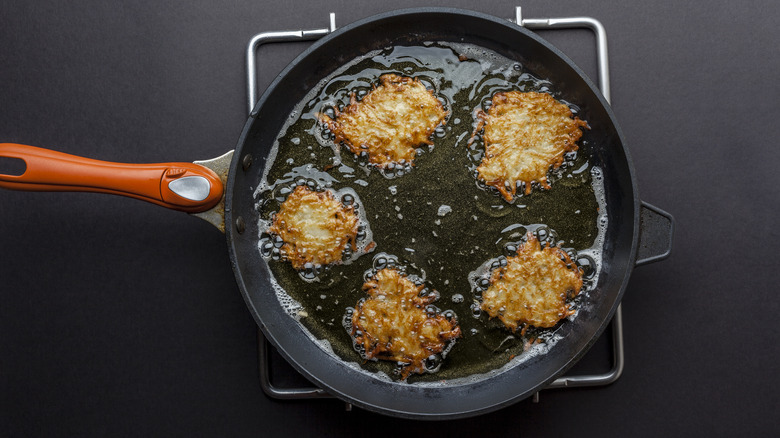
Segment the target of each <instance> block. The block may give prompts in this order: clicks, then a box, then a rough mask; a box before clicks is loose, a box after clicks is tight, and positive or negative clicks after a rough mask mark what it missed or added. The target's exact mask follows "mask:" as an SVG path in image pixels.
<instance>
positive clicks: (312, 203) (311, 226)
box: [268, 186, 358, 270]
mask: <svg viewBox="0 0 780 438" xmlns="http://www.w3.org/2000/svg"><path fill="white" fill-rule="evenodd" d="M268 233H270V234H274V235H277V236H279V237H281V239H282V240H283V241H284V245H282V248H281V254H282V257H283V258H284V259H286V260H289V261H290V263H292V266H293V267H294V268H295V269H298V270H300V269H302V268H303V267H304V265H305V264H306V263H307V262H308V263H312V264H313V265H317V264H319V265H326V264H329V263H333V262H338V261H340V260H341V256H342V252H343V251H344V248H345V247H346V246H347V243H351V245H352V249H355V248H356V242H355V239H356V237H357V233H358V216H357V214H356V212H355V210H354V208H353V207H351V206H349V207H348V206H346V205H344V204H343V203H341V202H340V201H339V200H338V199H336V197H335V196H333V193H331V192H330V191H329V190H326V191H323V192H316V191H312V190H309V189H308V188H307V187H306V186H298V187H296V188H295V190H293V192H292V193H291V194H290V196H288V197H287V199H286V200H285V201H284V202H283V203H282V205H281V207H280V208H279V212H278V213H276V214H275V215H274V218H273V223H272V224H271V227H270V228H269V229H268Z"/></svg>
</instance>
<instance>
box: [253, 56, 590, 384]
mask: <svg viewBox="0 0 780 438" xmlns="http://www.w3.org/2000/svg"><path fill="white" fill-rule="evenodd" d="M385 73H396V74H400V75H405V76H411V77H416V78H419V79H420V80H421V81H422V82H423V84H425V85H426V86H427V87H428V88H430V89H432V90H433V91H434V93H435V94H436V95H437V96H438V97H439V98H440V99H442V100H443V103H444V105H445V107H446V109H447V110H448V111H449V112H450V114H449V116H448V118H447V120H446V122H445V123H444V125H443V126H442V127H440V128H439V129H437V131H436V133H435V135H434V137H433V143H434V144H433V145H432V146H423V147H421V148H420V149H419V151H418V152H419V154H418V156H417V158H416V159H415V161H414V166H413V167H412V168H411V169H401V171H400V172H397V173H392V172H385V173H382V172H380V171H378V170H377V169H375V168H374V169H372V168H370V167H368V166H366V163H364V162H362V161H361V160H360V159H359V158H356V157H355V156H354V155H353V154H352V153H350V152H349V150H348V149H347V148H345V147H341V148H340V147H339V146H338V145H336V144H334V143H333V142H332V140H331V137H332V136H330V135H329V133H328V132H327V131H326V130H325V128H324V127H323V126H322V125H321V124H320V123H319V122H318V119H317V114H318V113H327V112H329V111H330V112H332V111H333V110H332V108H334V107H338V108H343V107H344V106H346V105H347V104H348V103H349V99H350V95H351V94H352V93H355V95H356V96H357V97H358V98H361V97H362V96H364V95H365V94H366V93H368V92H370V90H371V89H372V87H374V86H375V84H377V83H378V82H379V76H381V75H382V74H385ZM508 90H520V91H540V92H548V93H551V94H552V95H553V97H555V98H556V99H558V100H559V101H562V102H564V103H566V104H568V105H569V107H570V108H572V110H573V111H574V112H575V113H576V112H577V110H578V108H577V107H576V106H575V105H574V104H572V103H569V102H567V101H566V100H565V96H560V95H557V94H556V92H555V89H554V84H551V83H549V82H548V81H546V80H544V79H543V78H538V77H536V76H535V75H534V74H533V72H530V71H527V69H526V68H525V67H524V66H523V65H521V64H519V63H517V62H516V61H512V60H510V59H507V58H503V57H501V56H500V55H498V54H495V53H493V52H490V51H488V50H485V49H483V48H480V47H477V46H471V45H463V44H453V43H430V44H427V45H425V46H415V47H403V46H395V47H389V48H387V49H385V50H381V51H377V52H373V53H370V54H367V55H366V56H364V57H361V58H359V59H356V60H354V61H353V62H351V63H349V64H347V65H345V66H344V67H343V68H342V69H340V70H339V71H337V72H335V73H334V74H332V75H331V76H329V77H328V78H326V79H325V80H323V81H322V82H321V83H320V86H319V87H318V88H317V89H315V90H313V91H312V92H310V94H309V96H308V97H307V98H306V99H305V100H304V101H303V102H301V103H300V104H299V106H298V107H297V109H296V111H295V112H294V113H293V117H291V118H290V122H289V123H288V125H287V126H285V128H284V129H283V130H282V132H281V134H280V135H279V137H278V139H277V144H276V145H275V148H277V151H276V158H275V160H273V162H272V163H269V164H268V165H267V166H270V167H267V168H266V172H265V177H264V180H265V181H264V184H261V186H262V187H263V188H264V189H263V190H258V192H257V193H256V200H257V203H258V211H259V212H260V216H261V221H268V220H270V218H271V217H272V214H273V212H275V211H277V210H278V208H279V204H280V203H281V202H282V201H283V200H284V196H283V194H284V193H286V191H285V190H281V189H283V188H286V190H289V189H290V187H292V186H294V185H296V184H300V183H305V181H310V184H315V185H319V186H321V187H328V188H331V189H333V190H339V189H341V188H344V187H350V188H352V189H353V190H354V191H355V192H356V193H357V195H358V198H359V208H361V209H364V213H365V217H366V219H367V221H368V222H369V223H370V226H371V229H372V231H373V239H374V241H375V242H376V249H375V251H374V254H366V255H364V256H362V257H360V258H358V259H357V260H354V261H352V262H351V263H348V264H336V265H332V266H330V267H328V269H327V270H326V271H325V272H324V273H323V274H321V275H320V278H318V280H317V281H314V282H312V281H304V280H303V279H302V278H301V276H300V275H299V273H297V272H296V271H295V270H294V269H292V267H291V266H290V265H289V263H284V262H276V261H272V260H271V261H269V264H270V267H271V270H272V272H273V274H274V275H275V277H276V280H277V282H278V283H279V285H280V286H281V287H282V288H284V290H285V291H286V292H287V293H288V294H289V295H290V296H291V297H292V298H293V299H295V300H296V301H298V302H299V303H301V304H302V306H303V307H304V309H305V312H304V313H303V314H304V315H305V316H304V317H302V318H301V319H300V321H301V323H302V324H303V325H304V326H306V328H307V329H308V330H309V331H310V332H311V333H312V334H313V335H314V336H315V337H316V338H319V339H326V340H328V342H329V344H330V345H331V347H332V349H333V351H334V352H335V354H337V355H338V356H339V357H341V358H342V359H344V360H345V361H348V362H356V363H360V364H361V366H362V367H363V368H364V369H365V370H367V371H369V372H375V371H382V372H384V373H386V374H388V375H390V376H397V372H396V371H397V370H396V364H394V363H390V362H385V361H379V362H373V361H368V362H366V361H364V360H363V359H361V357H360V355H359V354H358V353H357V352H356V351H355V350H354V349H353V344H352V339H351V338H350V336H349V335H348V333H347V332H346V331H345V329H344V327H343V324H342V322H343V319H344V315H345V313H346V312H347V309H348V308H350V307H354V306H355V305H356V303H357V302H358V301H359V300H360V299H361V298H364V297H365V293H364V292H363V291H362V290H361V286H362V284H363V282H364V274H365V273H366V272H367V271H369V270H370V269H371V268H372V263H373V256H374V255H375V254H376V253H380V252H381V253H387V254H392V255H394V256H395V257H397V259H398V263H399V264H401V265H403V266H405V267H406V269H407V271H409V272H411V273H414V274H415V275H418V276H420V277H421V278H423V279H424V280H425V281H426V283H427V284H428V285H429V287H431V288H433V289H435V290H437V291H438V293H439V295H440V298H439V300H438V301H437V302H436V303H435V305H436V306H437V307H438V308H439V309H441V310H452V311H454V312H455V313H456V314H457V318H458V322H459V324H460V327H461V331H462V333H463V335H462V337H461V338H460V339H458V340H457V341H456V343H455V345H454V346H453V348H452V349H451V351H450V352H449V354H448V355H447V357H446V358H445V360H444V363H443V366H442V367H441V369H440V370H439V371H438V372H436V373H433V374H425V375H419V376H411V377H410V378H409V382H414V381H438V380H444V379H454V378H459V377H465V376H469V375H473V374H479V373H486V372H488V371H490V370H494V369H497V368H500V367H501V366H503V365H505V364H506V363H507V362H508V361H509V360H510V359H511V358H513V357H515V356H520V355H522V354H523V353H524V350H525V348H526V344H527V342H528V341H529V339H531V338H534V339H535V338H540V339H545V338H546V337H548V336H549V335H550V334H551V333H552V332H554V330H555V329H548V330H536V331H534V330H531V331H529V332H528V333H527V334H526V336H525V337H521V336H520V334H519V333H517V334H513V333H510V332H509V331H508V330H507V329H505V328H504V327H503V326H502V325H501V324H500V323H498V322H497V321H496V320H488V319H487V317H486V316H485V315H484V314H481V313H480V312H475V311H474V305H475V300H476V299H477V296H478V293H479V292H478V291H477V290H475V288H474V287H473V286H472V285H471V284H470V283H469V281H468V277H469V273H471V272H472V271H474V270H475V269H477V268H478V267H479V266H480V265H482V264H484V263H485V262H486V261H487V260H490V259H493V258H496V257H499V256H502V255H504V256H506V255H510V254H509V252H510V251H509V250H511V248H512V247H513V245H515V247H516V245H517V243H518V242H520V241H521V240H522V238H523V236H524V235H525V233H526V232H527V231H534V230H536V229H538V228H540V227H544V229H545V230H548V231H551V232H552V233H553V234H554V235H556V236H558V238H559V239H560V240H559V241H556V242H553V243H558V244H562V246H563V247H564V248H565V249H569V250H574V251H576V250H578V249H586V248H590V247H591V246H592V245H593V243H594V239H595V238H596V234H597V225H596V221H597V217H598V203H597V200H596V197H595V196H594V192H593V188H592V185H591V172H590V171H589V169H590V167H591V164H590V163H589V161H588V156H589V155H590V153H589V152H590V150H591V147H590V145H589V140H588V139H589V135H588V132H585V133H584V135H583V138H582V140H581V141H580V143H579V145H580V147H579V150H578V151H577V152H575V153H569V154H567V157H566V160H565V162H564V165H563V166H562V167H561V169H559V170H558V171H552V172H551V175H550V176H549V177H548V179H549V180H550V182H551V185H552V188H551V189H549V190H542V189H541V188H539V187H535V188H534V190H533V191H532V193H531V194H530V195H526V196H519V197H518V198H516V200H515V201H514V203H511V204H510V203H507V202H506V201H504V200H503V199H502V198H501V196H500V195H499V194H498V193H497V191H495V190H494V189H492V188H489V187H486V186H484V185H483V184H481V183H479V182H478V181H477V179H476V166H477V165H478V164H479V161H480V160H481V156H482V153H483V152H484V146H483V145H482V143H481V139H480V138H479V136H478V135H477V136H476V137H474V138H473V140H472V136H473V131H474V127H475V126H476V119H475V116H474V114H475V111H476V110H477V109H487V108H488V106H489V102H490V100H491V98H492V96H493V95H494V94H495V93H497V92H499V91H508ZM596 129H597V127H596ZM280 192H281V193H280ZM519 192H522V190H519ZM507 248H509V250H508V249H507ZM575 305H576V304H575ZM562 324H566V321H564V322H562Z"/></svg>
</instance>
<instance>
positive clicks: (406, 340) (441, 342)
mask: <svg viewBox="0 0 780 438" xmlns="http://www.w3.org/2000/svg"><path fill="white" fill-rule="evenodd" d="M422 289H423V286H422V285H419V286H418V285H416V284H414V282H413V281H411V280H410V279H409V278H407V277H406V276H404V275H402V274H401V273H399V272H398V271H397V270H395V269H391V268H385V269H382V270H380V271H379V272H377V273H376V275H374V276H373V277H372V278H371V279H369V280H368V281H367V282H366V283H365V284H363V290H364V291H365V292H366V293H368V295H369V298H368V299H366V300H364V301H362V302H361V303H359V304H358V306H357V308H356V309H355V312H354V313H353V314H352V337H353V339H354V340H355V342H356V343H358V344H359V345H362V347H363V348H364V349H365V356H366V358H368V359H375V358H376V359H383V360H392V361H396V362H399V363H404V364H406V366H405V367H404V368H403V370H402V372H401V374H402V378H403V379H406V378H407V377H408V376H409V374H411V373H417V374H422V373H424V372H425V359H427V358H428V357H430V356H431V355H434V354H437V353H441V352H442V351H444V348H445V346H446V345H447V343H448V342H449V341H450V340H452V339H455V338H457V337H459V336H460V327H458V325H457V323H456V322H455V321H454V320H450V319H447V318H445V317H444V316H443V315H440V314H439V315H430V314H429V313H427V312H426V309H425V306H426V305H427V304H430V303H431V302H433V301H434V300H435V296H433V295H429V296H424V297H423V296H420V292H421V291H422Z"/></svg>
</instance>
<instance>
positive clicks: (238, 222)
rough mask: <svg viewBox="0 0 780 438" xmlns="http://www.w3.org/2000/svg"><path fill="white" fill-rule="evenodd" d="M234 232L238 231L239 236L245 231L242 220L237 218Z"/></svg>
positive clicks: (244, 223) (244, 224)
mask: <svg viewBox="0 0 780 438" xmlns="http://www.w3.org/2000/svg"><path fill="white" fill-rule="evenodd" d="M236 230H238V233H239V234H241V233H243V232H244V230H246V222H244V218H243V217H241V216H239V217H238V219H236Z"/></svg>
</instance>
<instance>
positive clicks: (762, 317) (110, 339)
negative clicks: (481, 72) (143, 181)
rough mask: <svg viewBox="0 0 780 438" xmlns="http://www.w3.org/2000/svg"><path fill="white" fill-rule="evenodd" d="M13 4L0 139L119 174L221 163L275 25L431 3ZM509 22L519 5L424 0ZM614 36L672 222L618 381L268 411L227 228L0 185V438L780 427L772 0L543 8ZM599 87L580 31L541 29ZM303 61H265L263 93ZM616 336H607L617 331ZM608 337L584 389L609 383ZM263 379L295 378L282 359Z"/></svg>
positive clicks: (620, 101) (716, 431)
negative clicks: (380, 411) (502, 398)
mask: <svg viewBox="0 0 780 438" xmlns="http://www.w3.org/2000/svg"><path fill="white" fill-rule="evenodd" d="M81 3H82V4H81V5H78V6H76V5H57V4H50V3H48V2H16V3H3V4H0V16H2V17H4V18H3V20H2V22H1V23H2V24H1V25H0V102H2V103H3V105H2V110H1V111H0V141H3V142H16V143H25V144H31V145H37V146H42V147H49V148H52V149H56V150H61V151H66V152H69V153H73V154H77V155H83V156H88V157H92V158H98V159H103V160H109V161H120V162H160V161H179V160H180V161H192V160H199V159H206V158H211V157H215V156H218V155H221V154H222V153H224V152H225V151H227V150H229V149H232V148H233V147H234V145H235V142H236V140H237V139H238V135H239V133H240V131H241V128H242V126H243V124H244V121H245V119H246V109H245V106H246V104H245V94H246V91H245V71H244V51H245V46H246V44H247V42H248V40H249V38H250V37H251V36H252V35H254V34H256V33H258V32H260V31H265V30H282V29H298V28H301V27H327V24H328V23H327V20H328V12H331V11H332V12H335V13H336V17H337V24H339V25H343V24H346V23H349V22H352V21H354V20H357V19H360V18H363V17H367V16H369V15H372V14H374V13H378V12H383V11H387V10H390V9H394V8H400V7H411V6H418V5H417V4H416V3H415V2H410V1H401V2H395V3H394V4H393V5H382V4H364V3H363V2H346V1H337V2H332V5H331V6H329V7H325V6H322V5H321V4H320V3H317V2H312V1H310V0H304V1H301V2H288V3H285V4H272V3H270V2H246V1H239V2H230V3H221V4H215V3H213V2H204V1H197V0H196V1H191V2H186V4H171V3H166V2H162V3H160V2H143V3H141V4H116V3H106V2H97V1H89V2H81ZM426 5H438V6H453V7H461V8H470V9H474V10H477V11H479V12H485V13H489V14H492V15H496V16H502V17H506V18H511V17H513V16H514V6H516V4H515V3H509V2H503V1H501V2H499V1H489V2H482V3H479V4H474V3H473V2H472V3H467V2H463V1H452V2H447V3H444V2H438V1H434V2H429V3H427V4H426ZM519 5H520V6H523V12H524V16H526V17H529V18H539V17H563V16H581V15H587V16H592V17H595V18H597V19H598V20H600V21H601V22H602V23H603V24H604V25H605V27H606V29H607V33H608V36H609V47H610V52H609V54H610V72H611V79H612V82H611V85H612V86H611V90H612V104H613V109H614V111H615V113H616V116H617V118H618V120H619V121H620V124H621V127H622V129H623V132H624V134H625V137H626V140H627V144H628V148H629V150H630V152H631V155H632V158H633V163H634V166H635V170H636V177H637V180H638V184H639V193H640V197H641V198H642V199H643V200H645V201H648V202H650V203H652V204H654V205H657V206H659V207H661V208H663V209H665V210H667V211H669V212H670V213H672V214H673V215H674V216H675V219H676V234H675V240H674V249H673V253H672V255H671V257H670V258H669V259H667V260H665V261H663V262H660V263H656V264H652V265H648V266H645V267H640V268H637V269H636V270H635V271H634V273H633V275H632V278H631V282H630V284H629V287H628V289H627V292H626V295H625V298H624V300H623V315H624V329H625V339H626V369H625V372H624V374H623V376H622V377H621V378H620V379H619V380H618V381H617V382H616V383H614V384H612V385H610V386H607V387H599V388H588V389H572V390H550V391H544V392H542V393H541V397H540V401H539V403H533V402H532V401H531V400H525V401H522V402H519V403H517V404H515V405H513V406H510V407H508V408H505V409H502V410H500V411H497V412H494V413H491V414H487V415H484V416H481V417H477V418H472V419H467V420H456V421H447V422H431V423H426V422H415V421H407V420H400V419H393V418H387V417H383V416H379V415H376V414H373V413H369V412H365V411H362V410H360V409H354V410H352V411H350V412H347V411H346V410H345V407H344V404H343V403H342V402H339V401H336V400H308V401H277V400H272V399H269V398H268V397H266V396H265V395H264V394H263V392H262V391H261V389H260V387H259V382H258V376H257V357H256V356H257V346H256V331H255V324H254V321H253V320H252V318H251V316H250V315H249V313H248V312H247V310H246V308H245V306H244V303H243V300H242V298H241V296H240V294H239V293H238V289H237V287H236V285H235V281H234V278H233V274H232V271H231V268H230V263H229V258H228V255H227V250H226V245H225V239H224V236H223V235H221V234H220V233H219V232H217V231H216V230H214V229H213V228H212V227H211V226H210V225H208V224H206V223H205V222H202V221H200V220H197V219H194V218H188V217H186V216H184V215H182V214H180V213H177V212H173V211H167V210H164V209H160V208H158V207H155V206H152V205H151V204H145V203H142V202H138V201H133V200H127V199H121V198H117V197H111V196H96V195H88V194H48V193H34V194H31V193H15V192H8V191H0V206H1V207H0V212H1V213H0V261H2V263H0V297H1V298H2V305H0V331H1V332H2V336H0V351H2V352H3V353H2V354H0V381H1V382H2V386H0V405H1V406H2V410H0V412H2V415H0V430H1V431H2V433H3V434H4V435H7V436H30V435H33V436H52V435H53V436H59V435H78V436H106V435H109V436H116V435H133V436H137V435H166V436H169V435H178V436H193V435H206V436H209V435H217V436H225V435H228V436H258V435H259V436H287V435H293V434H295V435H303V436H312V435H315V434H316V436H358V435H364V434H366V433H375V431H377V427H380V428H381V429H379V430H380V431H381V432H382V433H386V431H393V433H401V434H407V435H412V436H416V435H418V434H425V435H427V434H432V433H449V434H455V435H456V436H459V435H463V434H466V433H477V432H478V433H480V434H483V435H484V436H517V435H528V436H545V435H549V436H558V435H562V434H564V433H576V434H578V435H584V436H626V435H632V436H657V435H682V434H693V435H696V436H699V435H725V434H728V433H733V432H737V433H738V434H740V435H759V436H766V435H769V434H771V432H773V431H774V432H776V431H777V421H776V420H775V419H774V418H773V415H772V414H773V411H774V410H775V408H776V406H777V405H778V393H780V388H779V386H780V385H778V383H777V379H776V378H774V376H775V374H777V372H778V365H777V364H778V359H780V358H779V357H778V344H779V342H778V341H779V340H778V335H777V333H778V330H776V329H774V327H775V324H774V320H775V315H777V314H778V310H780V309H778V301H779V300H778V299H777V298H775V292H774V289H775V287H776V284H777V282H778V280H779V279H780V277H778V274H777V270H776V266H777V262H776V261H775V257H776V256H775V250H774V248H775V246H776V245H777V244H778V243H780V238H779V234H778V231H777V224H778V220H777V216H776V215H777V214H778V213H780V189H778V184H776V182H775V179H776V178H775V177H774V176H773V172H775V171H776V169H777V163H778V162H779V161H778V158H780V153H778V152H777V148H776V147H775V146H774V141H775V139H776V138H778V137H779V136H780V128H779V127H778V126H779V125H778V123H777V122H776V120H777V119H778V118H780V109H778V106H777V104H776V100H777V98H778V97H780V89H779V88H778V85H777V81H776V77H775V76H776V73H775V72H777V71H778V70H780V60H779V58H778V57H777V56H775V55H776V49H775V47H776V42H777V41H778V40H780V30H778V28H777V27H776V26H775V23H774V20H773V18H774V17H777V16H778V14H780V8H779V7H778V5H777V4H776V3H774V2H771V1H754V2H741V3H733V2H725V1H717V2H716V4H709V5H708V6H707V7H706V8H702V7H701V6H697V5H696V4H680V3H678V2H671V1H664V2H629V3H626V2H598V3H594V4H592V5H585V4H582V2H574V1H561V2H555V3H549V2H542V1H538V0H535V1H528V2H523V3H520V4H519ZM541 35H542V36H543V37H545V38H548V39H549V40H550V41H551V42H552V43H553V44H556V45H558V46H559V47H560V48H561V49H563V50H564V52H566V53H567V54H569V55H570V56H571V57H572V58H573V59H574V61H575V62H577V63H578V64H580V66H581V67H582V68H583V69H584V70H585V71H586V73H589V74H591V73H593V74H595V58H594V56H593V36H592V34H591V33H589V32H587V31H584V30H583V31H579V30H578V31H567V32H566V33H560V32H558V31H555V32H553V33H551V32H546V33H542V34H541ZM304 47H306V46H305V44H302V43H297V44H292V45H285V46H268V47H266V48H263V49H262V50H264V54H263V63H262V64H261V66H260V71H261V78H260V85H261V88H262V87H264V86H265V85H267V84H268V83H270V81H271V80H272V79H273V77H274V76H275V75H276V74H277V73H278V72H279V71H280V70H281V69H282V68H283V67H284V65H285V64H286V63H287V62H289V61H290V60H291V59H292V58H293V57H294V56H295V55H296V54H297V53H299V52H300V50H302V49H303V48H304ZM607 336H608V333H607ZM609 353H610V346H609V339H608V338H603V339H601V340H599V342H598V343H597V344H596V346H595V347H594V349H593V350H592V351H591V352H590V353H589V354H588V355H587V356H586V357H585V359H584V360H583V362H582V363H581V364H578V366H577V368H576V369H575V370H573V371H572V372H600V371H603V370H606V369H608V368H609V366H610V360H611V358H610V354H609ZM272 366H273V367H274V368H273V369H274V381H275V382H276V383H278V384H279V385H280V386H283V385H287V384H289V385H297V384H300V383H305V382H301V381H300V380H301V379H302V378H300V377H299V376H297V375H296V374H295V373H294V372H293V371H292V370H291V369H290V368H289V366H287V365H286V364H285V363H284V362H283V361H282V360H281V359H280V358H279V357H278V356H277V355H273V356H272Z"/></svg>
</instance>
